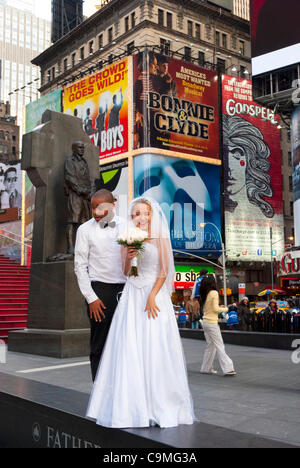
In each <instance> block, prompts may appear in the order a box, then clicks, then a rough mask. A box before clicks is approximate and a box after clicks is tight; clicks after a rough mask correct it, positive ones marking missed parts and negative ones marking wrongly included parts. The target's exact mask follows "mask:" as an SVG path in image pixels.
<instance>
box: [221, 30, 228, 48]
mask: <svg viewBox="0 0 300 468" xmlns="http://www.w3.org/2000/svg"><path fill="white" fill-rule="evenodd" d="M222 47H224V49H227V34H222Z"/></svg>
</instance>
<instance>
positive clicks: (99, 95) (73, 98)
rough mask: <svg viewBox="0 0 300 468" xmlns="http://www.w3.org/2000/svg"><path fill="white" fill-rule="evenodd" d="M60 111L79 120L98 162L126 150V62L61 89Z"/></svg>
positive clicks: (109, 66) (126, 60) (125, 60)
mask: <svg viewBox="0 0 300 468" xmlns="http://www.w3.org/2000/svg"><path fill="white" fill-rule="evenodd" d="M63 111H64V113H66V114H69V115H74V116H76V117H79V118H81V119H82V121H83V128H84V130H85V131H86V133H87V134H88V135H89V137H90V139H91V140H92V142H93V143H94V145H95V146H98V147H99V155H100V159H103V158H108V157H112V156H117V155H121V154H124V153H126V152H127V151H128V59H127V58H125V59H124V60H122V61H120V62H117V63H114V64H111V65H108V66H107V67H106V68H104V69H103V70H100V71H99V72H98V73H95V74H93V75H90V76H88V77H86V78H84V79H83V80H81V81H78V82H76V83H74V84H72V85H71V86H68V87H67V88H65V90H64V96H63Z"/></svg>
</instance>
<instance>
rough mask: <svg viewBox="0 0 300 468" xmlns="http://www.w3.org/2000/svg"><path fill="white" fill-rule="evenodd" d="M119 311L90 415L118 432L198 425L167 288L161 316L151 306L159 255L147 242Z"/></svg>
mask: <svg viewBox="0 0 300 468" xmlns="http://www.w3.org/2000/svg"><path fill="white" fill-rule="evenodd" d="M138 270H139V276H138V277H136V278H135V277H130V278H129V279H128V281H127V283H126V285H125V288H124V292H123V295H122V297H121V299H120V302H119V305H118V307H117V310H116V312H115V315H114V318H113V321H112V325H111V328H110V332H109V335H108V338H107V342H106V345H105V349H104V352H103V355H102V359H101V362H100V366H99V369H98V374H97V377H96V381H95V384H94V388H93V392H92V395H91V399H90V402H89V407H88V411H87V417H89V418H92V419H95V420H96V421H97V424H99V425H101V426H104V427H113V428H130V427H134V428H138V427H149V426H152V425H155V424H157V425H159V426H160V427H162V428H167V427H175V426H178V425H180V424H186V425H190V424H193V422H194V420H195V418H194V412H193V403H192V398H191V394H190V390H189V386H188V380H187V372H186V365H185V358H184V354H183V349H182V345H181V340H180V335H179V331H178V326H177V322H176V318H175V314H174V310H173V306H172V302H171V299H170V296H169V293H168V290H167V288H166V286H165V285H164V286H163V287H162V289H161V290H160V292H159V293H158V295H157V297H156V303H157V306H158V308H159V309H160V313H159V316H158V318H156V319H155V320H154V319H153V318H151V320H149V318H148V313H147V312H145V307H146V304H147V300H148V297H149V294H150V292H151V290H152V288H153V285H154V283H155V282H156V279H157V277H158V274H159V271H160V266H159V254H158V249H157V247H156V246H155V245H153V244H150V243H147V244H146V245H145V251H144V253H143V254H142V256H141V258H140V259H139V260H138Z"/></svg>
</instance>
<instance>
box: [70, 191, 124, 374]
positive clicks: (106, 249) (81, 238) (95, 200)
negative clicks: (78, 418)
mask: <svg viewBox="0 0 300 468" xmlns="http://www.w3.org/2000/svg"><path fill="white" fill-rule="evenodd" d="M91 205H92V213H93V219H91V220H90V221H88V222H87V223H85V224H83V225H81V226H80V227H79V229H78V231H77V237H76V246H75V273H76V276H77V279H78V284H79V288H80V290H81V292H82V294H83V296H84V297H85V299H86V302H87V304H88V315H89V319H90V323H91V354H90V360H91V370H92V377H93V381H95V378H96V375H97V370H98V366H99V363H100V359H101V355H102V352H103V349H104V345H105V342H106V339H107V336H108V332H109V329H110V325H111V322H112V319H113V315H114V312H115V310H116V308H117V305H118V300H119V298H120V296H121V293H122V291H123V288H124V284H125V282H126V277H125V276H124V273H123V269H122V259H121V247H120V246H119V245H118V243H117V238H118V236H119V235H120V234H122V233H123V232H125V231H126V229H127V223H126V220H123V219H121V218H119V217H118V216H116V215H115V200H114V196H113V194H112V193H111V192H109V191H108V190H100V191H99V192H97V193H95V194H94V195H93V197H92V200H91Z"/></svg>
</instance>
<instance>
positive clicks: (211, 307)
mask: <svg viewBox="0 0 300 468" xmlns="http://www.w3.org/2000/svg"><path fill="white" fill-rule="evenodd" d="M200 298H201V302H202V304H203V311H204V317H203V330H204V335H205V339H206V343H207V347H206V350H205V354H204V359H203V364H202V368H201V373H202V374H216V371H215V370H214V369H213V362H214V359H215V356H216V354H217V356H218V360H219V363H220V366H221V369H222V371H223V374H224V375H225V376H235V375H236V372H235V370H234V365H233V362H232V360H231V359H230V357H229V356H228V355H227V354H226V351H225V346H224V342H223V338H222V334H221V330H220V327H219V324H218V315H219V314H220V313H221V312H228V309H227V308H226V307H224V306H223V307H220V305H219V293H218V290H217V283H216V280H215V277H214V276H213V275H207V276H205V278H203V280H202V282H201V287H200Z"/></svg>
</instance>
